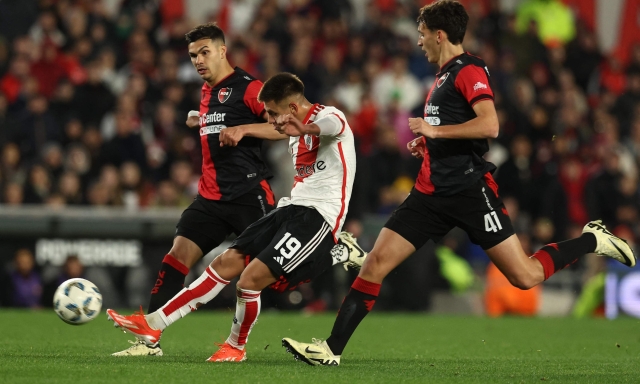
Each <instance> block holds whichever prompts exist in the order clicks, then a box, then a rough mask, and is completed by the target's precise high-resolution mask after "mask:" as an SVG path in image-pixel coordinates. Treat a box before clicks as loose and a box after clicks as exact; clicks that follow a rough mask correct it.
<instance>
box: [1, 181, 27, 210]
mask: <svg viewBox="0 0 640 384" xmlns="http://www.w3.org/2000/svg"><path fill="white" fill-rule="evenodd" d="M3 202H4V203H5V204H7V205H9V206H19V205H22V203H23V202H24V190H23V188H22V184H20V183H17V182H9V183H7V184H6V185H5V186H4V196H3Z"/></svg>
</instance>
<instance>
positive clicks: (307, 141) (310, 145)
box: [304, 135, 313, 150]
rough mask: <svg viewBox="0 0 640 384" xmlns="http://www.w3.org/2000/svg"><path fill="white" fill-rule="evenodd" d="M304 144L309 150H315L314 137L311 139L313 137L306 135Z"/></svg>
mask: <svg viewBox="0 0 640 384" xmlns="http://www.w3.org/2000/svg"><path fill="white" fill-rule="evenodd" d="M304 143H305V145H306V146H307V149H308V150H311V148H313V137H311V135H304Z"/></svg>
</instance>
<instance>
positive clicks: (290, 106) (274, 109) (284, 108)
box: [264, 101, 298, 128]
mask: <svg viewBox="0 0 640 384" xmlns="http://www.w3.org/2000/svg"><path fill="white" fill-rule="evenodd" d="M264 109H265V110H266V111H267V118H268V121H269V124H272V125H273V126H274V127H275V128H278V126H277V124H276V119H277V118H278V116H283V115H294V116H296V115H297V112H298V106H297V104H295V103H292V102H288V101H282V102H280V103H276V102H275V101H268V102H266V103H264ZM296 117H297V116H296Z"/></svg>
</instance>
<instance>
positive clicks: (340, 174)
mask: <svg viewBox="0 0 640 384" xmlns="http://www.w3.org/2000/svg"><path fill="white" fill-rule="evenodd" d="M323 118H330V119H336V121H335V123H336V124H338V122H339V124H341V125H342V127H341V130H340V131H339V133H338V134H336V135H331V136H329V135H322V136H314V135H305V136H302V137H291V138H290V139H289V152H290V153H291V158H292V160H293V165H294V169H295V172H296V175H295V177H294V184H293V188H292V189H291V197H290V198H287V197H285V198H282V199H280V202H279V203H278V207H282V206H286V205H290V204H294V205H300V206H305V207H310V208H314V209H316V210H317V211H318V212H319V213H320V214H321V215H322V217H323V218H324V219H325V221H326V222H327V224H328V225H329V226H330V227H331V229H332V232H333V236H334V238H335V237H336V234H337V233H339V232H340V230H341V229H342V226H343V225H344V218H345V216H346V214H347V211H348V207H349V200H350V199H351V191H352V189H353V180H354V178H355V172H356V153H355V146H354V141H353V132H352V131H351V127H349V124H348V123H347V119H346V118H345V116H344V114H343V113H342V112H341V111H340V110H338V109H337V108H334V107H328V106H322V105H317V104H316V105H314V106H313V107H312V108H311V110H310V111H309V114H308V116H307V118H306V119H305V120H304V121H303V123H305V124H307V123H311V122H314V121H317V120H320V119H323Z"/></svg>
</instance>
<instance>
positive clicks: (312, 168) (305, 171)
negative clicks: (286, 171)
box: [296, 160, 327, 177]
mask: <svg viewBox="0 0 640 384" xmlns="http://www.w3.org/2000/svg"><path fill="white" fill-rule="evenodd" d="M325 169H327V164H325V162H324V161H322V160H320V161H318V162H314V163H313V164H305V165H301V166H299V167H296V174H297V175H298V177H306V176H311V175H313V174H314V173H316V172H318V171H324V170H325Z"/></svg>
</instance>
